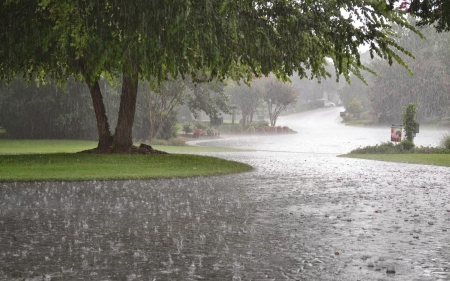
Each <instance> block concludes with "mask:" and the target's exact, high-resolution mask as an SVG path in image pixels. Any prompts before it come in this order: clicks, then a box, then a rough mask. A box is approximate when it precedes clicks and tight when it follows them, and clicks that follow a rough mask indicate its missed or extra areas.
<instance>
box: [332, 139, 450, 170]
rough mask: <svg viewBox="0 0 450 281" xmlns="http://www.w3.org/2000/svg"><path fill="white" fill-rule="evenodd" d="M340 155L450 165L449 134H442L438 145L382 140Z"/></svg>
mask: <svg viewBox="0 0 450 281" xmlns="http://www.w3.org/2000/svg"><path fill="white" fill-rule="evenodd" d="M340 157H348V158H361V159H369V160H380V161H390V162H402V163H412V164H427V165H436V166H447V167H450V134H446V135H444V136H443V138H442V139H441V146H440V147H429V146H420V147H416V146H414V143H412V142H411V141H408V140H404V141H402V142H400V143H398V144H394V143H392V142H384V143H381V144H379V145H375V146H366V147H362V148H357V149H354V150H352V151H351V152H350V153H349V154H345V155H340Z"/></svg>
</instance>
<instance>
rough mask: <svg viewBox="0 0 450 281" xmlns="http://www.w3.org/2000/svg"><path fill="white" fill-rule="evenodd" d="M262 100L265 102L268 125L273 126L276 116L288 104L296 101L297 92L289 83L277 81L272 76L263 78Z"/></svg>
mask: <svg viewBox="0 0 450 281" xmlns="http://www.w3.org/2000/svg"><path fill="white" fill-rule="evenodd" d="M265 88H266V90H265V92H264V93H263V100H264V101H265V102H266V104H267V110H268V113H269V119H270V125H271V126H275V124H276V123H277V119H278V116H279V115H280V114H281V112H282V111H283V110H285V109H286V108H287V106H288V105H290V104H292V103H295V102H296V101H297V93H296V92H295V90H294V88H293V87H292V85H291V84H289V83H284V82H281V81H277V80H275V79H273V78H269V79H266V80H265Z"/></svg>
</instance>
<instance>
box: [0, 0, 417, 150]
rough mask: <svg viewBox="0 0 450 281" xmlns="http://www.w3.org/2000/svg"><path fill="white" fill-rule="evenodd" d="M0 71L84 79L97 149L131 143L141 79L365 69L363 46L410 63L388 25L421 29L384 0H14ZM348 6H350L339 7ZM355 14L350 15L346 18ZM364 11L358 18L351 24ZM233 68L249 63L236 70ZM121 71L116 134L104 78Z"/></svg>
mask: <svg viewBox="0 0 450 281" xmlns="http://www.w3.org/2000/svg"><path fill="white" fill-rule="evenodd" d="M0 9H1V10H0V26H1V27H0V40H1V41H2V45H1V46H0V77H1V78H5V79H12V78H13V77H15V76H16V74H18V73H24V75H25V77H27V78H28V79H32V78H33V77H41V78H44V75H45V77H50V78H53V79H58V80H59V81H60V82H62V83H64V82H65V81H66V80H67V77H68V75H74V76H76V77H79V78H80V79H82V80H84V81H85V82H86V83H87V85H88V87H89V90H90V93H91V97H92V102H93V106H94V112H95V116H96V120H97V128H98V136H99V144H98V150H99V151H109V152H116V151H117V152H127V151H130V149H132V125H133V122H134V114H135V110H136V99H137V90H138V81H139V80H141V79H147V80H149V81H152V82H154V83H156V84H158V83H160V82H161V81H164V80H166V79H167V78H168V77H169V76H172V77H178V75H181V77H185V76H186V75H192V77H193V79H194V80H197V79H199V78H203V77H206V80H212V79H213V78H215V77H217V78H219V79H224V78H226V77H228V76H232V77H233V79H241V78H244V77H247V78H249V77H252V76H261V75H268V74H269V73H270V72H273V73H275V74H276V75H277V77H280V78H286V77H287V76H289V75H292V74H293V72H294V71H295V72H297V73H298V75H299V76H300V77H302V78H303V77H306V76H307V71H309V75H310V76H311V77H326V76H329V73H328V72H327V71H326V69H325V65H326V58H327V57H328V58H331V59H332V60H333V61H334V66H335V71H336V73H337V74H338V75H337V76H339V75H340V74H343V75H344V76H345V77H347V78H348V74H349V73H350V72H352V71H353V72H355V73H356V74H358V73H359V70H358V69H359V68H364V67H363V66H362V65H361V63H360V58H359V52H358V47H359V46H360V45H362V44H368V45H369V48H370V52H371V54H378V55H379V56H380V57H382V58H384V59H386V60H388V61H389V63H392V61H393V60H396V61H397V62H399V63H400V64H404V63H403V61H402V60H401V59H400V58H399V57H398V55H397V54H396V53H395V52H394V50H396V49H397V50H399V51H400V52H404V53H406V54H409V53H408V52H407V51H406V50H404V49H403V48H402V47H401V46H399V45H398V44H397V43H396V41H395V40H394V37H395V34H393V32H392V29H391V27H390V23H392V22H395V23H397V24H399V25H401V26H405V27H407V28H410V29H414V28H413V27H412V26H410V25H409V24H408V22H407V21H406V20H405V19H404V18H403V17H402V16H401V12H400V11H397V10H395V9H391V10H390V9H388V6H387V4H386V3H385V2H384V1H361V0H359V1H354V0H343V1H339V3H336V2H335V1H328V0H327V1H325V0H323V1H295V0H288V1H254V0H241V1H206V2H205V1H183V0H177V1H165V0H158V1H150V2H149V1H144V0H136V1H125V0H85V1H72V0H16V1H5V2H4V3H3V4H2V5H1V8H0ZM341 10H345V11H346V12H347V13H343V12H341ZM348 15H351V17H349V16H348ZM355 18H356V19H358V20H359V21H360V23H361V24H360V25H359V26H356V25H354V24H353V19H355ZM236 66H245V67H242V68H238V69H239V71H236ZM102 75H105V76H107V77H117V78H120V79H121V87H122V90H121V95H120V106H119V111H118V119H117V125H116V128H115V131H114V135H112V134H111V132H110V128H109V122H108V118H107V116H106V111H105V106H104V103H103V96H102V92H101V89H100V86H99V83H98V81H99V80H100V78H101V77H102Z"/></svg>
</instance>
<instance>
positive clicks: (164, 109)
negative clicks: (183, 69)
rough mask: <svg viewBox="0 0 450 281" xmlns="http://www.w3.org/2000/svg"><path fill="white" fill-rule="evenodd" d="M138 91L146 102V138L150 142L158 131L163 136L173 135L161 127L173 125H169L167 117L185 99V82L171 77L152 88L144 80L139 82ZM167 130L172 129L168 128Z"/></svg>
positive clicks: (170, 115)
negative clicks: (164, 131)
mask: <svg viewBox="0 0 450 281" xmlns="http://www.w3.org/2000/svg"><path fill="white" fill-rule="evenodd" d="M138 92H139V93H141V95H143V96H144V97H145V102H146V103H145V111H146V112H147V120H148V126H149V128H148V136H147V140H148V141H149V142H151V141H152V139H153V138H154V137H155V136H156V135H157V134H158V133H159V134H160V135H164V138H167V136H169V135H170V136H173V135H174V134H173V133H172V132H170V133H168V134H167V133H166V134H164V133H163V132H161V129H162V128H163V126H164V127H165V128H166V129H169V128H171V127H173V125H174V124H172V126H169V123H170V122H169V121H170V120H171V119H170V118H169V117H172V116H173V113H174V112H175V109H176V107H177V106H179V105H180V104H182V103H183V100H184V99H185V95H186V84H185V82H184V81H183V80H181V78H178V79H175V80H172V79H171V80H168V81H166V82H164V83H162V84H161V85H160V86H158V87H157V88H156V89H153V90H152V89H151V87H150V84H149V83H148V81H144V82H143V83H141V84H140V86H139V90H138ZM175 113H176V112H175ZM172 119H173V117H172ZM166 123H167V124H166ZM172 123H173V122H172ZM164 124H165V125H164ZM169 131H173V130H172V129H170V130H169Z"/></svg>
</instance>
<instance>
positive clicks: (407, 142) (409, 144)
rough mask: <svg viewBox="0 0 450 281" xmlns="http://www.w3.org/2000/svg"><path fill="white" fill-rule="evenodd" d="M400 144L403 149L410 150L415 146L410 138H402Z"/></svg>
mask: <svg viewBox="0 0 450 281" xmlns="http://www.w3.org/2000/svg"><path fill="white" fill-rule="evenodd" d="M400 144H401V146H402V147H403V149H405V150H411V149H413V148H414V146H415V144H414V143H413V142H412V141H410V140H402V142H401V143H400Z"/></svg>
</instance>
